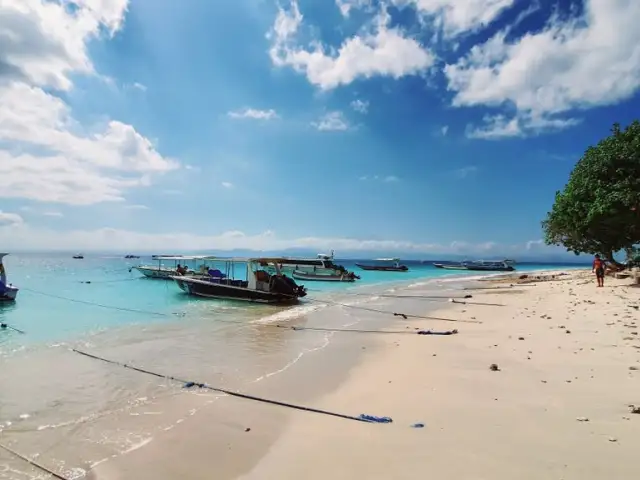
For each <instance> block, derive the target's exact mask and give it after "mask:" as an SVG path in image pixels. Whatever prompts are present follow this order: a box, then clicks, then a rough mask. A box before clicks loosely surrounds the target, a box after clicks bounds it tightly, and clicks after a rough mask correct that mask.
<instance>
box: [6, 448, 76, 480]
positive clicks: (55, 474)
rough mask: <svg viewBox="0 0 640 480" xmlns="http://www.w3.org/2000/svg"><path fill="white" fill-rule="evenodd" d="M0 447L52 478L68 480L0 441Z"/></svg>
mask: <svg viewBox="0 0 640 480" xmlns="http://www.w3.org/2000/svg"><path fill="white" fill-rule="evenodd" d="M0 448H2V449H3V450H6V451H7V452H9V453H10V454H12V455H14V456H16V457H18V458H19V459H21V460H24V461H25V462H27V463H29V464H30V465H32V466H34V467H36V468H39V469H40V470H42V471H43V472H47V473H48V474H49V475H51V476H52V477H53V478H57V479H58V480H69V479H68V478H67V477H63V476H62V475H60V474H59V473H56V472H54V471H53V470H49V469H48V468H47V467H45V466H43V465H41V464H39V463H37V462H35V461H33V460H31V459H30V458H28V457H25V456H24V455H21V454H20V453H18V452H16V451H15V450H12V449H10V448H9V447H7V446H6V445H3V444H1V443H0Z"/></svg>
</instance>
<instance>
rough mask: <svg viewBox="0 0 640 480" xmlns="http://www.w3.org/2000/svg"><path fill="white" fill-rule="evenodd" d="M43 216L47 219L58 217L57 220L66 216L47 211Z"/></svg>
mask: <svg viewBox="0 0 640 480" xmlns="http://www.w3.org/2000/svg"><path fill="white" fill-rule="evenodd" d="M42 215H44V216H45V217H57V218H61V217H64V215H63V214H62V213H61V212H56V211H53V210H52V211H46V212H42Z"/></svg>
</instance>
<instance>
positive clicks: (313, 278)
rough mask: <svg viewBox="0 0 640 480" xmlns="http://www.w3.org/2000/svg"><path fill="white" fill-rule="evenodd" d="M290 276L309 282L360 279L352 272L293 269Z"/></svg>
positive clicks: (353, 280) (352, 280)
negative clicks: (318, 271)
mask: <svg viewBox="0 0 640 480" xmlns="http://www.w3.org/2000/svg"><path fill="white" fill-rule="evenodd" d="M291 276H292V277H293V278H294V279H296V280H304V281H309V282H355V281H356V280H359V279H360V277H359V276H358V275H356V274H355V273H353V272H346V273H340V274H322V273H312V272H302V271H300V270H294V271H293V273H292V274H291Z"/></svg>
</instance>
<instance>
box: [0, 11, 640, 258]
mask: <svg viewBox="0 0 640 480" xmlns="http://www.w3.org/2000/svg"><path fill="white" fill-rule="evenodd" d="M461 3H462V2H457V1H454V0H384V1H382V0H380V1H378V0H371V1H369V0H298V1H296V2H291V1H288V0H280V2H275V1H272V0H233V1H231V0H229V1H219V2H211V1H206V0H189V1H187V2H176V1H173V0H103V1H101V2H97V1H94V0H78V1H76V2H68V1H65V2H62V4H60V2H55V3H52V2H45V1H41V0H8V1H6V2H4V3H3V6H2V7H0V13H2V14H3V15H0V27H3V28H5V29H9V31H11V32H12V34H13V37H11V38H12V39H14V40H15V41H14V42H13V43H12V42H11V41H10V42H9V43H8V44H7V45H8V46H7V48H6V49H5V53H0V65H2V66H5V65H6V66H7V68H2V69H0V111H3V112H4V113H0V178H3V183H4V188H2V189H0V243H2V244H3V245H6V247H3V248H5V249H21V248H30V249H46V248H77V249H82V250H91V249H101V250H104V249H108V248H117V249H124V250H136V251H140V250H144V251H155V250H163V251H166V250H167V249H172V248H175V249H180V250H182V249H195V250H197V249H202V248H207V249H221V250H224V249H231V248H251V249H267V250H277V249H286V248H293V247H302V248H309V249H312V250H313V249H316V250H318V251H320V250H326V249H330V248H335V249H336V250H338V251H343V252H349V253H352V252H358V251H367V252H372V251H376V252H378V251H379V252H380V253H381V254H382V253H396V252H398V253H399V252H407V253H415V254H428V253H433V254H453V253H461V254H477V255H480V254H483V255H489V254H505V255H509V256H516V257H517V256H527V257H530V256H545V255H549V254H555V253H559V252H562V250H559V251H558V250H554V249H550V248H547V247H544V246H542V245H541V244H540V238H541V231H540V221H541V220H542V219H543V218H544V216H545V214H546V212H547V211H548V210H549V208H550V207H551V204H552V202H553V197H554V193H555V191H556V190H558V189H560V188H562V186H563V185H564V183H565V182H566V180H567V177H568V174H569V172H570V171H571V169H572V167H573V165H574V164H575V162H576V160H577V159H578V158H579V157H580V155H581V153H582V152H583V151H584V150H585V148H586V147H587V146H589V145H591V144H594V143H596V142H597V141H598V140H599V139H600V138H602V137H603V136H606V135H607V134H608V132H609V129H610V127H611V125H612V123H613V122H616V121H617V122H620V123H622V124H626V123H629V122H630V121H632V120H633V119H634V116H633V115H634V112H637V111H638V107H640V101H639V97H638V95H637V91H638V87H639V86H640V47H638V45H640V31H639V29H637V28H636V27H634V25H638V24H640V2H633V1H631V0H584V1H573V2H572V1H567V0H563V1H559V2H558V1H553V2H551V1H542V0H541V1H539V2H537V3H536V2H530V1H524V0H470V1H469V2H466V4H465V6H463V5H461ZM25 5H26V6H25ZM17 19H20V21H16V20H17ZM3 23H6V25H3ZM61 25H67V28H66V29H62V28H60V26H61ZM27 39H28V40H29V41H26V40H27ZM20 40H22V41H20ZM568 258H571V257H568Z"/></svg>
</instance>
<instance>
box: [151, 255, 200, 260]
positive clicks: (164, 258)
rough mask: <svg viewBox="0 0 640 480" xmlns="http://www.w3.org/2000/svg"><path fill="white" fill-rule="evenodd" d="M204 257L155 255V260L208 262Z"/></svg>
mask: <svg viewBox="0 0 640 480" xmlns="http://www.w3.org/2000/svg"><path fill="white" fill-rule="evenodd" d="M207 258H208V257H206V256H204V255H154V256H153V259H154V260H206V259H207Z"/></svg>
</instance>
